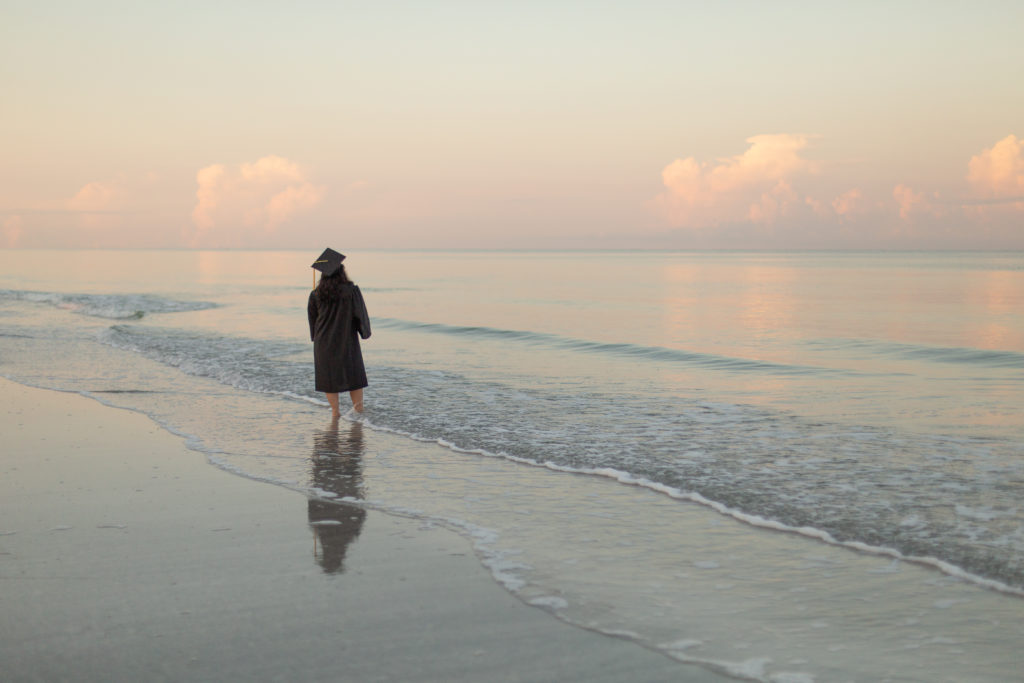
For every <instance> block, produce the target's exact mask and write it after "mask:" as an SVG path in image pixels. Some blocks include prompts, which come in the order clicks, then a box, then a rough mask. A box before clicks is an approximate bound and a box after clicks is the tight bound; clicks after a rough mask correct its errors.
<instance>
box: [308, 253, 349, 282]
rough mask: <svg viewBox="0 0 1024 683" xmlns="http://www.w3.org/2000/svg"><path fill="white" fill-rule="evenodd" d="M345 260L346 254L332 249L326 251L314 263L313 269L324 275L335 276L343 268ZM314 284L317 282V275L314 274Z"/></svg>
mask: <svg viewBox="0 0 1024 683" xmlns="http://www.w3.org/2000/svg"><path fill="white" fill-rule="evenodd" d="M344 260H345V255H344V254H339V253H338V252H336V251H334V250H333V249H331V248H330V247H327V248H326V249H324V253H322V254H320V257H319V258H317V260H316V261H313V266H312V267H313V268H314V269H315V270H319V271H320V272H321V273H323V274H324V275H334V274H335V273H337V272H338V269H339V268H341V262H342V261H344ZM313 282H314V283H315V282H316V273H313Z"/></svg>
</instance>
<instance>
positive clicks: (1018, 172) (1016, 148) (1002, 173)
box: [967, 135, 1024, 214]
mask: <svg viewBox="0 0 1024 683" xmlns="http://www.w3.org/2000/svg"><path fill="white" fill-rule="evenodd" d="M967 182H968V183H969V184H970V186H971V190H972V192H973V195H974V197H975V198H977V199H984V200H990V201H991V204H990V206H991V207H993V208H989V207H984V206H980V207H978V208H976V209H975V212H978V213H983V214H985V213H989V212H990V211H992V210H998V204H1001V203H1003V204H1008V205H1011V206H1009V207H1003V208H1010V209H1013V210H1024V139H1018V138H1017V136H1015V135H1007V136H1006V137H1005V138H1003V139H1002V140H1000V141H999V142H997V143H996V144H994V145H993V146H992V147H991V148H990V149H985V150H982V151H981V153H979V154H976V155H975V156H973V157H971V160H970V162H969V163H968V164H967Z"/></svg>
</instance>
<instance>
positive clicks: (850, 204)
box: [832, 188, 865, 218]
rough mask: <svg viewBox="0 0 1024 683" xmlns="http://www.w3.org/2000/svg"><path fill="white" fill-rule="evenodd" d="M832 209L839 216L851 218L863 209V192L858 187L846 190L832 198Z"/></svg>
mask: <svg viewBox="0 0 1024 683" xmlns="http://www.w3.org/2000/svg"><path fill="white" fill-rule="evenodd" d="M832 210H833V211H835V213H836V215H837V216H839V217H840V218H852V217H853V216H856V215H857V214H859V213H862V212H863V211H864V210H865V207H864V193H863V192H861V191H860V190H859V189H858V188H853V189H852V190H848V191H846V192H844V193H843V194H841V195H839V196H838V197H836V198H835V199H833V200H832Z"/></svg>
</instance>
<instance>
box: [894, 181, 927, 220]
mask: <svg viewBox="0 0 1024 683" xmlns="http://www.w3.org/2000/svg"><path fill="white" fill-rule="evenodd" d="M892 197H893V199H895V200H896V205H897V206H898V207H899V212H900V218H902V219H903V220H905V221H906V220H910V219H911V217H913V216H914V215H917V214H921V213H930V212H931V211H932V205H931V202H929V201H928V198H927V197H926V196H925V194H924V192H915V191H914V190H913V188H911V187H908V186H907V185H903V184H902V183H901V184H899V185H897V186H896V187H894V188H893V190H892Z"/></svg>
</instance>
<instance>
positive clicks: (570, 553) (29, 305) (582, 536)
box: [0, 251, 1024, 683]
mask: <svg viewBox="0 0 1024 683" xmlns="http://www.w3.org/2000/svg"><path fill="white" fill-rule="evenodd" d="M313 257H315V254H313V256H310V254H308V253H305V252H232V251H220V252H190V251H159V252H158V251H153V252H136V251H123V252H116V251H112V252H103V251H57V252H32V251H4V252H0V266H2V267H0V374H2V375H3V376H6V377H8V378H10V379H13V380H16V381H19V382H22V383H25V384H29V385H33V386H41V387H48V388H53V389H60V390H68V391H76V392H82V393H85V394H87V395H89V396H92V397H94V398H97V399H98V400H101V401H103V402H105V403H109V404H112V405H116V406H120V407H125V408H130V409H133V410H138V411H141V412H143V413H145V414H147V415H149V416H151V417H152V418H153V419H154V420H156V421H157V422H158V423H159V424H161V425H163V426H164V427H165V428H167V429H169V430H171V431H173V432H175V433H177V434H181V435H183V436H184V437H185V438H186V439H187V440H188V443H189V445H190V446H191V447H193V448H196V449H199V450H202V451H203V452H205V453H206V454H207V455H208V457H209V458H210V460H211V462H212V463H214V464H216V465H217V466H220V467H223V468H225V469H228V470H230V471H233V472H236V473H238V474H241V475H244V476H248V477H251V478H254V479H258V480H263V481H267V482H271V483H274V484H278V485H282V486H288V487H290V488H294V489H296V490H299V491H302V492H304V493H305V494H306V495H307V496H308V497H310V499H311V500H312V501H313V502H312V503H310V505H309V506H308V510H307V506H306V505H303V506H302V507H301V508H297V514H308V515H309V522H310V528H311V534H313V535H316V537H317V539H318V540H319V542H320V543H321V544H322V546H323V547H321V548H320V551H319V552H320V553H321V555H320V557H321V559H323V557H324V556H325V554H332V553H333V555H332V556H333V557H334V558H335V562H334V564H332V565H331V571H343V569H344V567H343V562H340V561H337V558H338V557H344V554H345V552H357V545H358V542H357V541H355V546H354V547H353V548H347V546H348V545H351V544H353V542H354V539H356V538H357V537H358V528H356V529H347V530H345V529H340V530H338V529H336V530H335V531H337V533H334V534H330V533H325V529H326V528H328V527H330V526H332V525H334V526H338V527H343V526H345V525H348V526H350V527H351V526H352V525H353V524H355V525H358V524H359V523H361V519H362V517H360V516H359V515H358V514H350V513H351V512H352V510H353V507H352V506H357V507H361V508H371V509H378V510H383V511H385V512H388V513H391V514H401V515H407V516H414V517H416V518H419V519H421V520H422V522H423V523H424V524H426V525H442V526H445V527H448V528H451V529H454V530H456V531H458V532H459V533H462V534H463V535H465V536H466V537H467V538H468V539H469V540H470V541H471V542H472V543H473V545H474V548H475V550H476V553H477V554H478V556H479V557H480V559H481V561H482V562H483V563H484V564H485V565H486V566H487V567H488V569H490V571H491V572H492V573H493V574H494V576H495V578H496V580H498V581H499V582H500V583H502V584H503V585H504V586H505V587H506V588H507V589H508V590H510V591H512V592H513V593H515V594H516V595H517V596H518V597H520V598H521V599H523V600H524V601H525V602H527V603H529V604H533V605H535V606H536V607H537V608H538V609H545V610H548V611H550V612H551V613H552V614H553V615H554V616H557V617H558V618H561V619H563V620H565V621H566V622H568V623H570V624H574V625H576V626H580V627H584V628H590V629H593V630H596V631H600V632H604V633H609V634H613V635H617V636H619V637H623V638H628V639H631V640H634V641H635V642H637V643H638V644H639V645H642V646H645V647H649V648H651V649H655V650H658V651H661V652H663V653H665V654H666V655H667V656H670V657H673V658H675V659H678V660H679V661H681V662H686V663H690V664H694V665H699V666H703V667H706V668H710V669H713V670H715V671H719V672H722V673H725V674H728V675H731V676H733V677H736V678H740V679H745V680H758V681H775V682H776V683H779V682H785V681H790V682H792V681H882V680H891V681H939V680H948V681H974V680H977V681H1007V680H1015V679H1016V677H1017V676H1018V673H1017V671H1018V669H1019V665H1020V663H1021V656H1020V655H1019V646H1020V643H1021V642H1022V640H1024V509H1022V506H1024V503H1021V501H1022V500H1024V497H1022V493H1024V419H1022V417H1021V407H1022V406H1024V315H1022V311H1024V254H1021V253H1003V254H996V253H877V252H864V253H818V252H807V253H744V252H698V253H686V252H386V251H367V252H354V253H350V254H349V260H348V261H347V262H346V264H347V265H348V267H349V273H350V275H351V276H352V278H353V279H354V280H355V281H356V282H357V283H358V284H359V285H360V286H361V289H362V290H363V293H364V297H365V299H366V302H367V306H368V308H369V311H370V315H371V319H372V321H373V336H372V337H371V339H369V340H368V341H366V342H364V344H363V350H364V357H365V360H366V364H367V373H368V375H369V378H370V387H369V388H368V389H367V392H366V403H367V412H366V413H365V414H364V416H362V417H359V416H356V415H348V416H346V419H345V420H344V421H343V422H342V424H341V426H340V427H339V428H337V429H332V428H331V426H330V424H329V420H328V418H327V412H326V409H325V407H324V406H325V403H324V401H323V396H322V395H319V394H316V393H315V392H314V391H313V389H312V386H313V380H312V374H313V366H312V351H311V344H310V343H309V336H308V326H307V323H306V320H305V313H304V305H305V302H306V297H307V296H308V293H309V289H310V286H311V282H310V280H311V271H310V269H309V263H310V262H311V260H312V258H313ZM343 400H344V397H343ZM140 447H144V445H141V444H140ZM339 500H341V501H345V502H346V503H347V505H344V506H343V505H333V506H331V505H326V503H329V502H334V501H339ZM325 505H326V508H325V507H324V506H325ZM314 507H315V508H316V510H317V511H318V512H317V513H316V514H315V515H314V512H313V510H314ZM331 507H333V508H335V509H337V510H342V511H344V512H339V513H338V514H337V515H336V519H332V518H331V516H330V515H325V514H324V510H325V509H328V508H331ZM330 543H334V545H335V546H337V545H339V544H341V545H342V546H345V547H340V548H338V547H335V548H329V544H330ZM318 547H319V546H318ZM339 552H340V555H339ZM339 564H340V566H339ZM326 566H327V565H326V563H325V571H326Z"/></svg>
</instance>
